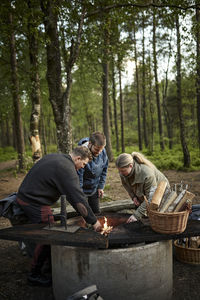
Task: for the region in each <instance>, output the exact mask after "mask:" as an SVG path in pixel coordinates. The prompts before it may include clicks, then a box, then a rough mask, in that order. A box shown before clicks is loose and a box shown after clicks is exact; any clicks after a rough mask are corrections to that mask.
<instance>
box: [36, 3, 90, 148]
mask: <svg viewBox="0 0 200 300" xmlns="http://www.w3.org/2000/svg"><path fill="white" fill-rule="evenodd" d="M41 8H42V11H43V13H44V25H45V31H46V35H47V46H46V49H47V81H48V87H49V100H50V102H51V105H52V108H53V113H54V119H55V123H56V131H57V143H58V151H60V152H63V153H69V152H70V151H71V148H72V138H71V110H70V92H71V85H72V68H73V66H74V64H75V62H76V60H77V58H78V53H79V48H80V41H81V35H82V27H83V20H84V16H85V10H84V9H83V10H82V13H81V17H80V20H79V24H78V29H77V39H76V41H74V40H72V41H71V47H70V53H69V57H68V61H67V63H66V62H65V69H66V74H67V75H66V77H67V78H66V84H67V87H66V89H65V91H64V92H63V93H62V78H61V57H60V48H59V35H58V30H57V21H58V9H57V6H56V3H55V1H53V0H47V1H46V0H41Z"/></svg>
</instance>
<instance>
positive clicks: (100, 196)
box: [98, 189, 104, 198]
mask: <svg viewBox="0 0 200 300" xmlns="http://www.w3.org/2000/svg"><path fill="white" fill-rule="evenodd" d="M103 194H104V191H103V190H100V189H98V197H99V198H103Z"/></svg>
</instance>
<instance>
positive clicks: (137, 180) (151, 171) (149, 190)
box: [116, 152, 170, 223]
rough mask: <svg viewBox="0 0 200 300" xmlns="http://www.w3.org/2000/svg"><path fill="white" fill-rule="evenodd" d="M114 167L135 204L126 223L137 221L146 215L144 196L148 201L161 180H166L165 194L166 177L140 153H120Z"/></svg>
mask: <svg viewBox="0 0 200 300" xmlns="http://www.w3.org/2000/svg"><path fill="white" fill-rule="evenodd" d="M116 167H117V168H118V171H119V174H120V178H121V182H122V185H123V186H124V188H125V189H126V190H127V192H128V193H129V196H130V197H131V199H132V200H133V202H134V205H135V209H134V211H133V215H132V216H131V217H130V218H129V219H128V221H127V222H128V223H129V222H134V221H137V220H139V219H141V218H142V217H144V216H146V215H147V211H146V203H145V201H144V196H146V198H147V200H148V202H151V200H152V196H153V194H154V192H155V190H156V188H157V186H158V184H159V183H160V182H161V181H166V182H167V188H166V190H165V194H167V193H168V191H169V189H170V185H169V182H168V179H167V178H166V177H165V176H164V175H163V174H162V173H161V172H160V171H159V170H158V169H157V168H156V166H155V165H154V164H152V163H151V162H150V161H149V160H148V159H146V158H145V156H144V155H142V154H141V153H138V152H133V153H132V154H128V153H122V154H120V155H119V156H118V158H117V160H116Z"/></svg>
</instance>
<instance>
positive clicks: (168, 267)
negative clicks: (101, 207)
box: [52, 213, 172, 300]
mask: <svg viewBox="0 0 200 300" xmlns="http://www.w3.org/2000/svg"><path fill="white" fill-rule="evenodd" d="M107 218H108V225H110V226H114V227H115V226H117V225H118V224H122V223H125V222H126V220H127V216H126V217H125V216H124V217H122V216H120V215H118V214H116V213H115V214H113V216H112V215H111V214H109V216H107ZM99 219H100V221H101V222H103V217H99ZM117 220H118V221H119V222H117ZM69 221H70V222H71V224H76V225H77V224H78V223H79V225H80V226H85V224H84V222H83V219H82V218H72V219H70V220H68V222H69ZM119 227H120V226H119ZM115 230H117V227H115V228H114V230H113V232H112V235H114V232H115ZM52 275H53V290H54V297H55V299H56V300H66V299H67V297H68V296H70V295H72V294H73V293H75V292H77V291H78V290H81V289H83V288H85V287H87V286H89V285H93V284H95V285H96V286H97V288H98V291H99V293H100V295H101V297H102V298H103V299H104V300H130V299H134V300H145V299H146V300H149V299H151V298H152V299H154V300H156V299H162V300H168V299H170V298H171V295H172V242H171V241H162V242H155V243H149V244H144V243H143V244H132V245H127V246H126V247H125V246H124V245H123V247H118V248H116V247H115V248H111V249H105V250H102V249H90V248H80V247H67V246H52Z"/></svg>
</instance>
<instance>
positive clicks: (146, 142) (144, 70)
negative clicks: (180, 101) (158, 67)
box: [142, 15, 148, 148]
mask: <svg viewBox="0 0 200 300" xmlns="http://www.w3.org/2000/svg"><path fill="white" fill-rule="evenodd" d="M144 28H145V22H144V15H143V19H142V30H143V38H142V100H143V101H142V102H143V103H142V116H143V134H144V144H145V147H146V148H147V147H148V138H147V118H146V111H147V103H146V75H145V74H146V64H145V36H144Z"/></svg>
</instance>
